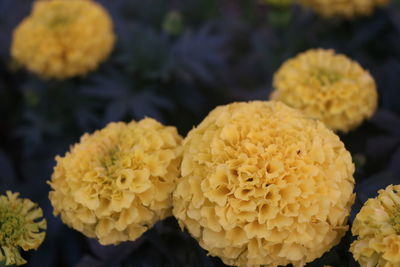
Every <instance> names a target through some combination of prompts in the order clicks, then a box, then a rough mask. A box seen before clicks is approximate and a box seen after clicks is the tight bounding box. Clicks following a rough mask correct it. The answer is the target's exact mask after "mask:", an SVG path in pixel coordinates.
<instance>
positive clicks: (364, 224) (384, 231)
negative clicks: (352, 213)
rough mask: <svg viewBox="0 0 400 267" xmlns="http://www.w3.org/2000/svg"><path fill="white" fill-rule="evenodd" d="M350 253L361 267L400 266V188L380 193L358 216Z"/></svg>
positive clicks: (397, 186) (367, 203)
mask: <svg viewBox="0 0 400 267" xmlns="http://www.w3.org/2000/svg"><path fill="white" fill-rule="evenodd" d="M351 230H352V232H353V235H356V236H358V238H357V240H356V241H354V242H353V243H352V244H351V247H350V251H351V252H352V253H353V256H354V258H355V259H356V260H357V261H358V262H359V263H360V265H361V266H362V267H370V266H373V267H375V266H377V267H398V266H400V185H395V186H393V185H390V186H388V187H387V188H386V189H385V190H383V189H382V190H379V195H378V196H377V197H376V198H371V199H369V200H368V201H367V202H366V203H365V204H364V206H363V207H362V208H361V210H360V212H359V213H358V214H357V216H356V218H355V220H354V223H353V227H352V229H351Z"/></svg>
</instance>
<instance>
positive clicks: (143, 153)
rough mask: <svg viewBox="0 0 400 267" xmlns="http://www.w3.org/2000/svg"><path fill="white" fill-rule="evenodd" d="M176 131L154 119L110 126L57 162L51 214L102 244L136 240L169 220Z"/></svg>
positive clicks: (178, 153)
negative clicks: (154, 226)
mask: <svg viewBox="0 0 400 267" xmlns="http://www.w3.org/2000/svg"><path fill="white" fill-rule="evenodd" d="M180 143H181V137H180V136H179V135H178V133H177V131H176V129H175V127H165V126H163V125H161V124H160V123H158V122H157V121H155V120H153V119H149V118H147V119H144V120H141V121H140V122H135V121H132V122H130V123H127V124H126V123H123V122H119V123H110V124H109V125H108V126H107V127H106V128H104V129H102V130H99V131H96V132H95V133H93V134H91V135H88V134H85V135H84V136H83V137H82V138H81V141H80V143H78V144H76V145H74V146H73V147H72V148H71V149H70V151H69V152H67V153H66V155H65V156H64V157H59V156H57V157H56V161H57V165H56V166H55V168H54V173H53V175H52V181H51V182H50V185H51V187H52V189H53V191H51V192H50V193H49V198H50V201H51V203H52V205H53V207H54V214H55V215H58V214H61V219H62V221H63V222H64V223H66V224H67V225H69V226H70V227H72V228H74V229H76V230H78V231H80V232H82V233H83V234H85V235H86V236H88V237H93V238H97V239H98V240H99V242H100V243H101V244H104V245H107V244H118V243H120V242H122V241H127V240H135V239H136V238H138V237H139V236H140V235H141V234H142V233H143V232H145V231H146V230H147V229H149V228H150V227H152V226H153V224H154V223H155V222H156V221H158V220H160V219H163V218H165V217H167V216H170V215H171V209H172V208H171V204H172V192H173V190H174V189H175V185H176V181H177V177H178V174H179V164H180V162H181V150H182V149H181V147H180Z"/></svg>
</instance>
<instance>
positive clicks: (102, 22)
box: [11, 0, 115, 79]
mask: <svg viewBox="0 0 400 267" xmlns="http://www.w3.org/2000/svg"><path fill="white" fill-rule="evenodd" d="M112 28H113V25H112V21H111V18H110V16H109V15H108V13H107V11H106V10H105V9H104V8H103V7H102V6H100V5H99V4H97V3H95V2H92V1H89V0H51V1H36V2H35V3H34V6H33V10H32V13H31V15H29V16H28V17H27V18H25V19H24V20H23V21H22V22H21V23H20V24H19V25H18V27H17V28H16V29H15V31H14V36H13V42H12V48H11V54H12V56H13V57H14V58H15V59H16V60H17V61H19V62H21V63H22V64H24V65H25V66H26V67H27V68H28V69H29V70H30V71H32V72H34V73H37V74H39V75H40V76H41V77H43V78H56V79H65V78H70V77H73V76H77V75H84V74H86V73H88V72H90V71H92V70H94V69H96V67H97V66H98V65H99V63H101V62H102V61H104V60H105V59H106V58H107V57H108V55H109V54H110V52H111V50H112V48H113V47H114V42H115V36H114V33H113V29H112Z"/></svg>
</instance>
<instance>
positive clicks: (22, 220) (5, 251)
mask: <svg viewBox="0 0 400 267" xmlns="http://www.w3.org/2000/svg"><path fill="white" fill-rule="evenodd" d="M18 196H19V194H18V193H11V192H10V191H7V192H6V195H1V196H0V265H1V263H2V262H3V263H5V265H14V264H16V265H21V264H25V263H26V260H24V259H23V258H22V257H21V254H20V252H19V248H22V249H23V250H25V251H27V250H30V249H37V248H38V247H39V246H40V245H41V244H42V242H43V240H44V237H45V235H46V233H45V230H46V220H45V219H44V218H43V212H42V209H41V208H40V207H38V205H37V204H35V203H33V202H32V201H30V200H29V199H21V198H18Z"/></svg>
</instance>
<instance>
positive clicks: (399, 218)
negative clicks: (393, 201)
mask: <svg viewBox="0 0 400 267" xmlns="http://www.w3.org/2000/svg"><path fill="white" fill-rule="evenodd" d="M391 223H392V225H393V228H394V230H395V231H396V233H397V234H400V206H399V207H397V210H396V212H395V214H394V216H393V217H392V220H391Z"/></svg>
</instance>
